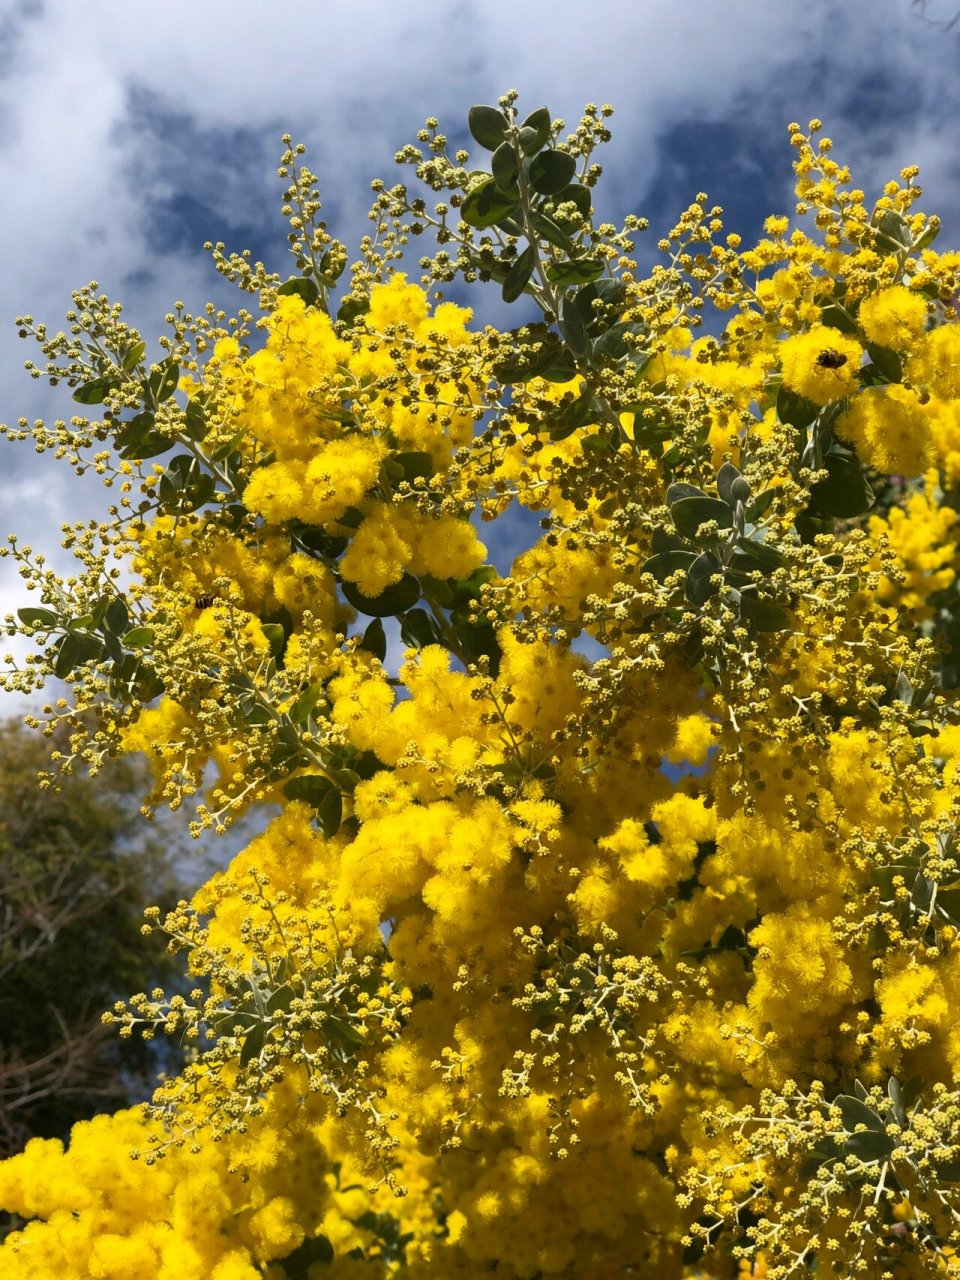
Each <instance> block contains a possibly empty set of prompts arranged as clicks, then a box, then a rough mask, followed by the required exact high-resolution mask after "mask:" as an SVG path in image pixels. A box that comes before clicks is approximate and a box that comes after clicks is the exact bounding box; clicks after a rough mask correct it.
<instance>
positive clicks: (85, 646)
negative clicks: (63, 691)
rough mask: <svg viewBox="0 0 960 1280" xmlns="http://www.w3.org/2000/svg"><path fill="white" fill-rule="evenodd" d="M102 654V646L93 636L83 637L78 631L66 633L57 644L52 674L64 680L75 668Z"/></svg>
mask: <svg viewBox="0 0 960 1280" xmlns="http://www.w3.org/2000/svg"><path fill="white" fill-rule="evenodd" d="M102 652H103V646H102V645H101V643H100V641H99V640H97V639H95V638H94V637H93V636H88V635H83V634H81V633H80V632H79V631H71V632H68V634H67V635H65V636H63V637H62V639H60V640H59V641H58V642H57V645H56V655H57V656H56V658H55V659H54V663H53V674H54V675H55V676H56V677H57V678H58V679H60V680H64V679H66V677H67V676H68V675H70V674H71V672H73V671H75V670H76V669H77V667H79V666H82V665H83V663H85V662H90V661H91V660H92V659H93V658H98V657H99V656H100V655H101V653H102Z"/></svg>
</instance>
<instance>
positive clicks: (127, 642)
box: [123, 627, 153, 649]
mask: <svg viewBox="0 0 960 1280" xmlns="http://www.w3.org/2000/svg"><path fill="white" fill-rule="evenodd" d="M123 643H124V647H125V648H127V649H144V648H146V646H147V645H148V644H153V627H133V628H132V630H130V631H128V632H127V633H126V635H125V636H124V637H123Z"/></svg>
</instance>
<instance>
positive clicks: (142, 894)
mask: <svg viewBox="0 0 960 1280" xmlns="http://www.w3.org/2000/svg"><path fill="white" fill-rule="evenodd" d="M49 760H50V742H49V741H48V740H44V739H43V738H42V737H41V736H40V735H39V734H35V733H33V732H31V731H30V730H28V729H26V728H25V727H23V726H22V725H21V724H20V723H19V722H18V721H14V720H10V721H6V722H0V1153H2V1154H3V1155H10V1154H13V1153H14V1152H15V1151H17V1150H19V1149H20V1148H22V1146H23V1145H24V1143H25V1142H26V1140H27V1139H28V1138H31V1137H36V1136H41V1137H65V1136H66V1134H67V1133H68V1132H69V1129H70V1126H71V1125H72V1124H73V1123H74V1122H75V1121H77V1120H82V1119H86V1118H88V1117H90V1116H91V1115H94V1114H96V1113H97V1112H98V1111H103V1110H108V1109H114V1108H116V1107H117V1106H119V1105H123V1104H124V1103H127V1102H130V1101H132V1100H135V1099H138V1098H141V1097H145V1096H147V1095H148V1094H149V1092H150V1090H151V1087H152V1081H153V1078H154V1077H155V1075H156V1073H157V1071H158V1069H159V1068H160V1067H161V1066H164V1067H166V1066H169V1065H173V1064H172V1063H170V1062H168V1061H167V1060H166V1058H164V1059H162V1060H161V1059H160V1058H159V1057H158V1054H165V1055H168V1056H169V1055H171V1054H175V1053H176V1047H175V1046H173V1045H170V1044H168V1043H166V1042H162V1043H158V1044H157V1045H155V1046H151V1045H149V1044H145V1043H144V1042H141V1041H139V1040H120V1039H119V1038H118V1037H117V1035H116V1032H115V1031H114V1030H113V1029H111V1028H109V1027H104V1026H103V1025H102V1023H101V1014H102V1013H103V1011H104V1009H106V1008H107V1007H109V1006H110V1005H111V1004H112V1003H113V1002H114V1001H115V1000H116V999H118V998H119V997H120V996H124V995H127V994H129V992H130V991H132V990H144V989H146V990H149V989H150V988H151V987H153V986H156V985H157V984H158V983H161V982H166V981H169V979H170V975H171V968H170V958H169V957H168V956H167V954H166V952H165V950H164V948H163V946H162V944H160V943H151V940H150V939H146V940H145V939H143V938H142V937H141V935H140V930H141V926H142V923H143V909H144V907H146V906H147V905H149V904H151V903H161V904H162V903H169V902H171V901H172V899H173V898H175V896H176V892H175V883H176V882H175V875H174V871H173V852H172V848H171V843H174V844H175V841H174V842H171V841H170V840H169V839H166V838H164V837H165V836H166V835H167V833H165V832H163V831H157V832H156V834H155V835H153V836H148V838H146V839H145V838H144V836H143V834H142V831H143V823H142V821H141V822H140V823H139V833H137V834H135V832H137V824H136V819H137V817H138V808H137V799H136V797H137V795H138V794H139V793H140V792H141V791H142V788H143V778H142V776H141V775H142V773H143V769H144V768H145V766H144V765H143V764H142V763H141V761H140V759H139V758H138V759H136V760H132V761H131V760H122V761H116V762H111V763H109V764H108V767H106V768H105V769H104V770H103V771H102V773H101V774H100V776H99V777H98V778H97V779H96V780H95V781H94V780H90V779H89V778H87V777H86V776H84V775H83V774H79V773H78V774H76V775H71V776H67V777H63V778H62V779H60V781H59V784H58V786H57V787H52V788H49V789H46V790H38V788H37V775H38V773H39V772H40V771H42V770H43V769H44V768H45V767H48V766H49Z"/></svg>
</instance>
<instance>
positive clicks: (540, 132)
mask: <svg viewBox="0 0 960 1280" xmlns="http://www.w3.org/2000/svg"><path fill="white" fill-rule="evenodd" d="M549 137H550V112H549V110H548V109H547V108H546V107H537V109H536V111H531V112H530V114H529V115H528V116H527V118H526V120H524V122H523V124H522V125H521V126H520V146H521V147H522V148H523V152H524V155H528V156H534V155H536V154H537V152H538V151H539V150H540V148H541V147H543V146H546V142H547V139H548V138H549Z"/></svg>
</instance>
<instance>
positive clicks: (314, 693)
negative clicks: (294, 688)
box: [287, 681, 323, 724]
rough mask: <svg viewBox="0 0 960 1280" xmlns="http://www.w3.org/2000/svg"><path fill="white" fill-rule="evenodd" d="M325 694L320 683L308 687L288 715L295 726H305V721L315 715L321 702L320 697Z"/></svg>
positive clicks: (316, 682)
mask: <svg viewBox="0 0 960 1280" xmlns="http://www.w3.org/2000/svg"><path fill="white" fill-rule="evenodd" d="M322 692H323V685H322V684H321V683H320V681H315V682H314V683H313V684H310V685H307V687H306V689H304V690H303V692H302V693H301V694H299V696H298V697H297V698H296V700H295V701H294V702H293V704H292V705H291V707H290V708H289V710H288V711H287V715H288V716H289V717H290V720H291V721H292V723H293V724H303V722H304V720H306V719H307V717H308V716H309V715H311V714H312V713H313V711H314V710H315V709H316V706H317V703H318V702H319V701H320V695H321V693H322Z"/></svg>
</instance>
